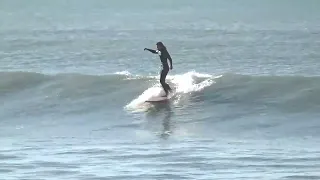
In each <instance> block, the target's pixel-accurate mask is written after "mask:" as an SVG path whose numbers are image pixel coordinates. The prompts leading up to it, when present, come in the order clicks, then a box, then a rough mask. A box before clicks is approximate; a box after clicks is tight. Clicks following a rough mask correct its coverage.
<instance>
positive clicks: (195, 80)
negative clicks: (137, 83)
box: [126, 71, 221, 109]
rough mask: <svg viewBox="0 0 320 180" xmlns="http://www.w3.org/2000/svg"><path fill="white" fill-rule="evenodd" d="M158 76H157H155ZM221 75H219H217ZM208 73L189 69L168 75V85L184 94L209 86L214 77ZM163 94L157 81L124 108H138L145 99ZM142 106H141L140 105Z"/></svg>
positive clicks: (178, 92)
mask: <svg viewBox="0 0 320 180" xmlns="http://www.w3.org/2000/svg"><path fill="white" fill-rule="evenodd" d="M157 77H158V76H157ZM219 77H221V76H219ZM219 77H214V76H212V75H210V74H201V73H197V72H195V71H190V72H187V73H184V74H178V75H168V76H167V81H168V83H169V84H170V86H171V87H172V88H173V89H175V93H176V94H182V95H183V94H186V93H192V92H197V91H201V90H203V89H204V88H205V87H208V86H211V85H212V84H213V83H215V82H214V79H215V78H219ZM162 95H164V90H163V89H162V87H161V85H160V84H159V83H157V84H155V85H153V86H152V87H150V88H148V89H147V90H145V91H144V92H143V93H142V94H141V95H140V96H138V97H137V98H136V99H134V100H133V101H131V102H130V103H129V104H128V105H127V106H126V108H129V109H132V108H138V107H141V106H140V105H142V104H144V102H145V101H147V100H150V99H152V98H155V97H159V96H162ZM142 107H143V106H142Z"/></svg>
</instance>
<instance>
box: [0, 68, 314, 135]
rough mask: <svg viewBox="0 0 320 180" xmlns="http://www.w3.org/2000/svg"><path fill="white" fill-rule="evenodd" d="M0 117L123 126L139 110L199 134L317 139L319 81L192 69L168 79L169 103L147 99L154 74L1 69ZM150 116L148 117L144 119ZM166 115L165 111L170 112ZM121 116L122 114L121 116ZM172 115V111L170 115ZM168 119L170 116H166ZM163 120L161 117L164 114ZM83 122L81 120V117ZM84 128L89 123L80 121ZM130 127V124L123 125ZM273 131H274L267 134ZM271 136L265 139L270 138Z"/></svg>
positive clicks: (155, 84)
mask: <svg viewBox="0 0 320 180" xmlns="http://www.w3.org/2000/svg"><path fill="white" fill-rule="evenodd" d="M0 76H1V80H0V100H1V102H3V106H2V108H1V110H0V118H1V119H6V120H11V122H14V121H16V120H17V119H18V120H21V119H33V120H34V121H39V119H49V120H48V121H49V122H50V123H51V121H53V120H52V119H90V122H91V119H101V118H102V119H106V120H107V121H108V123H111V124H113V123H124V124H127V125H126V126H130V125H128V122H127V121H125V119H128V117H127V116H128V115H129V116H130V114H131V115H134V117H136V118H138V119H141V118H142V117H141V116H140V115H138V116H136V115H135V114H137V113H142V114H144V113H146V115H147V116H151V117H153V119H154V118H159V116H157V115H155V114H154V113H157V112H158V113H159V112H162V111H165V112H171V113H173V114H174V116H175V118H174V119H175V121H176V122H180V123H186V124H188V123H191V124H194V123H203V126H204V128H203V129H202V130H201V131H202V133H209V134H210V133H212V131H213V130H214V131H215V132H216V133H217V132H220V134H219V136H220V135H221V134H224V133H226V132H229V131H230V129H232V133H239V134H240V133H242V134H247V133H248V134H250V135H252V133H256V132H257V130H258V132H260V133H263V134H269V135H271V134H272V135H276V134H278V135H281V136H282V135H286V136H287V135H288V134H291V135H294V136H296V135H298V136H300V135H303V136H305V135H315V134H318V132H319V131H318V129H319V127H320V123H319V122H318V121H317V119H318V117H319V113H320V97H319V93H320V77H303V76H249V75H240V74H220V75H211V74H205V73H198V72H194V71H190V72H187V73H184V74H177V75H169V76H168V77H167V82H168V83H169V85H170V86H171V87H172V88H173V89H174V94H173V96H172V98H171V99H170V101H169V102H168V103H146V102H145V101H146V100H148V99H150V98H153V97H154V96H159V95H160V94H161V93H163V90H162V88H161V86H160V85H159V79H158V78H159V77H158V76H145V75H133V74H131V73H130V72H117V73H114V74H109V75H86V74H55V75H46V74H40V73H32V72H1V73H0ZM150 113H151V114H150ZM171 113H170V114H171ZM126 114H127V115H126ZM171 115H172V114H171ZM171 115H170V116H171ZM164 116H166V113H165V115H164ZM86 121H87V120H86ZM86 123H88V122H86ZM129 124H130V123H129ZM271 132H272V133H271ZM270 133H271V134H270Z"/></svg>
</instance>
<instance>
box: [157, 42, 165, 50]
mask: <svg viewBox="0 0 320 180" xmlns="http://www.w3.org/2000/svg"><path fill="white" fill-rule="evenodd" d="M157 45H158V46H161V47H162V48H164V49H167V48H166V46H165V45H164V44H163V43H162V42H161V41H159V42H157Z"/></svg>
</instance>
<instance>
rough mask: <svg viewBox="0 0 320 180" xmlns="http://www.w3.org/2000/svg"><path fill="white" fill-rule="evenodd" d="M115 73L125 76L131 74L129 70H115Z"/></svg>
mask: <svg viewBox="0 0 320 180" xmlns="http://www.w3.org/2000/svg"><path fill="white" fill-rule="evenodd" d="M115 74H118V75H126V76H129V75H131V73H130V72H129V71H119V72H116V73H115Z"/></svg>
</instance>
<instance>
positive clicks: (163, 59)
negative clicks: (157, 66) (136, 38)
mask: <svg viewBox="0 0 320 180" xmlns="http://www.w3.org/2000/svg"><path fill="white" fill-rule="evenodd" d="M145 50H148V51H150V52H152V53H153V54H159V56H160V60H161V63H162V70H161V73H160V83H161V85H162V87H163V89H164V91H165V92H166V95H167V94H168V91H171V88H170V86H169V84H167V83H166V76H167V74H168V72H169V65H168V61H167V59H169V61H170V65H171V68H172V59H171V56H170V54H169V52H168V51H167V49H161V50H153V49H148V48H145Z"/></svg>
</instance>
